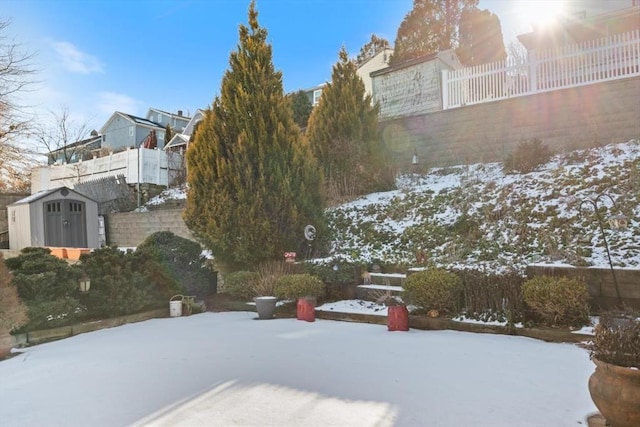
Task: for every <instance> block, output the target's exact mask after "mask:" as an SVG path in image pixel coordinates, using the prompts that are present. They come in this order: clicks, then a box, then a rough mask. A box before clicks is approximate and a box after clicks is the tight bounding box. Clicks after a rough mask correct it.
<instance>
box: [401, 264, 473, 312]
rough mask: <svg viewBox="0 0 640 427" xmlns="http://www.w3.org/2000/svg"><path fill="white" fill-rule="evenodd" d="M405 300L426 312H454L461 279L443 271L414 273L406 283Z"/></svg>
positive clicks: (434, 270) (431, 270)
mask: <svg viewBox="0 0 640 427" xmlns="http://www.w3.org/2000/svg"><path fill="white" fill-rule="evenodd" d="M403 288H404V292H403V300H404V301H405V302H407V303H409V304H415V305H418V306H420V307H422V308H423V309H425V310H438V311H444V312H452V311H453V310H454V309H455V307H456V297H457V295H458V291H459V289H460V279H459V278H458V276H456V275H455V274H453V273H450V272H448V271H445V270H441V269H430V270H425V271H420V272H417V273H413V274H411V275H409V276H408V277H407V280H406V281H405V283H404V286H403Z"/></svg>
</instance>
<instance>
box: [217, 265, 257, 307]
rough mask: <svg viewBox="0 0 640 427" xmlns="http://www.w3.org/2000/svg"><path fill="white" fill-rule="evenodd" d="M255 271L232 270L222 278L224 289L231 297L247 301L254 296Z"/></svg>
mask: <svg viewBox="0 0 640 427" xmlns="http://www.w3.org/2000/svg"><path fill="white" fill-rule="evenodd" d="M258 277H259V275H258V273H256V272H255V271H246V270H240V271H234V272H233V273H229V274H227V275H226V276H225V278H224V290H225V292H227V293H228V294H229V295H231V296H232V297H233V298H235V299H238V300H242V301H247V300H251V299H253V297H255V296H256V291H255V283H256V281H257V280H258Z"/></svg>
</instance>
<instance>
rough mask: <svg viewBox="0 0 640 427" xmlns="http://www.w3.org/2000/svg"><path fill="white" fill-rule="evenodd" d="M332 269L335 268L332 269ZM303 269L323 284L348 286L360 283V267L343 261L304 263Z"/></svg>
mask: <svg viewBox="0 0 640 427" xmlns="http://www.w3.org/2000/svg"><path fill="white" fill-rule="evenodd" d="M334 267H336V268H335V269H334ZM304 269H305V271H306V272H307V273H309V274H311V275H312V276H316V277H318V278H320V280H322V281H323V282H324V283H332V284H336V285H350V284H354V283H358V282H359V281H360V275H361V270H362V265H361V264H357V263H354V262H348V261H344V260H333V261H328V262H317V263H316V262H313V263H312V262H306V263H304Z"/></svg>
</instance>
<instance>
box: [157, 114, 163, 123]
mask: <svg viewBox="0 0 640 427" xmlns="http://www.w3.org/2000/svg"><path fill="white" fill-rule="evenodd" d="M158 123H162V114H160V113H158Z"/></svg>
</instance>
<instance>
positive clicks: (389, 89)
mask: <svg viewBox="0 0 640 427" xmlns="http://www.w3.org/2000/svg"><path fill="white" fill-rule="evenodd" d="M442 67H443V64H442V62H440V60H438V59H435V60H433V61H428V62H422V63H419V64H416V65H413V66H410V67H406V68H403V69H399V70H395V71H393V72H389V73H384V74H380V75H376V76H373V78H372V88H373V100H374V102H379V103H380V120H384V119H390V118H395V117H404V116H413V115H417V114H425V113H430V112H434V111H439V110H442V96H441V89H440V88H441V74H442V73H441V71H442V69H443V68H442Z"/></svg>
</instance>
